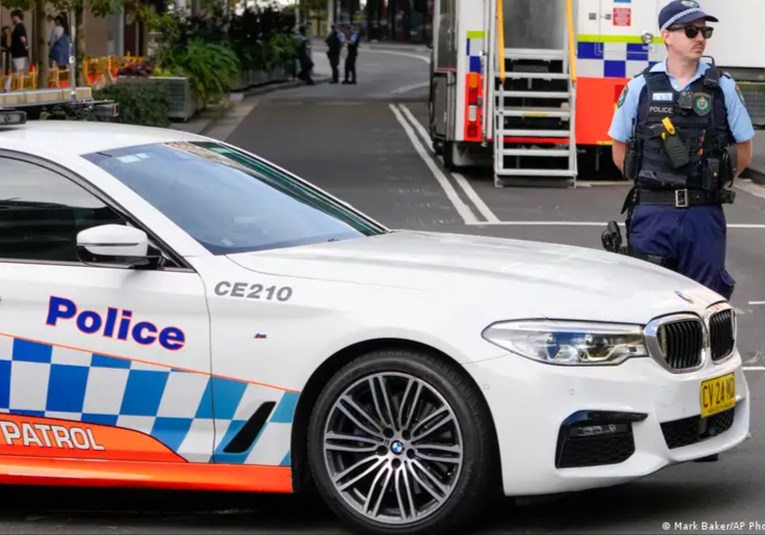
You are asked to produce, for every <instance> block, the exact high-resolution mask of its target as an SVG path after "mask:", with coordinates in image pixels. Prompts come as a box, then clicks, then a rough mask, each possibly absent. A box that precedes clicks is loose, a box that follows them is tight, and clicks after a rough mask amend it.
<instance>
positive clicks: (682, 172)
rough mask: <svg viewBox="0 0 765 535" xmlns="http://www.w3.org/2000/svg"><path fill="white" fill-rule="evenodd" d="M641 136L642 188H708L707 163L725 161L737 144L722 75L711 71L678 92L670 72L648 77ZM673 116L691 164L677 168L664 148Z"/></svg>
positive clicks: (639, 180) (639, 116) (639, 117)
mask: <svg viewBox="0 0 765 535" xmlns="http://www.w3.org/2000/svg"><path fill="white" fill-rule="evenodd" d="M643 76H644V77H645V81H646V84H645V86H644V87H643V90H642V91H641V94H640V98H639V103H638V112H637V122H636V132H635V134H636V136H637V138H638V141H639V142H640V148H639V150H640V155H641V157H640V161H639V164H638V165H639V167H638V169H639V170H640V171H639V173H638V177H637V180H636V186H637V187H638V188H645V189H684V188H688V189H703V188H702V173H703V171H704V161H705V160H706V159H707V158H716V157H720V154H721V151H722V149H724V148H725V147H727V146H729V145H730V144H732V143H733V135H732V134H731V132H730V127H729V126H728V114H727V108H726V106H725V94H724V93H723V91H722V89H721V88H720V85H719V80H720V71H719V70H718V69H717V68H715V67H710V68H709V70H708V71H707V72H706V73H705V75H704V77H702V78H699V79H697V80H695V81H694V82H693V83H692V84H691V86H690V87H689V88H688V89H686V90H685V91H682V92H679V91H676V90H675V89H674V88H673V87H672V83H671V82H670V80H669V76H668V75H667V74H666V73H664V72H650V71H649V70H648V69H646V70H645V71H644V72H643ZM666 117H669V118H670V120H671V121H672V124H673V125H674V127H675V131H676V133H677V135H678V136H679V137H680V139H681V140H682V142H683V144H684V146H685V148H686V149H687V154H688V156H689V160H690V161H689V162H688V163H686V164H685V165H682V166H681V167H678V168H673V167H672V165H671V164H670V161H669V159H668V156H667V154H666V151H665V148H664V140H663V139H662V137H661V135H662V131H663V129H662V128H660V127H661V125H662V120H663V119H665V118H666Z"/></svg>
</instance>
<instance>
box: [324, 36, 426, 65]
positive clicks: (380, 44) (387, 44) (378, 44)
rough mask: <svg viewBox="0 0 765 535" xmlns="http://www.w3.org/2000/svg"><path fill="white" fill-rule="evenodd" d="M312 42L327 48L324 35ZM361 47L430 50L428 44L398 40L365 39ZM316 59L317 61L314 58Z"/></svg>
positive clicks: (407, 50) (401, 50)
mask: <svg viewBox="0 0 765 535" xmlns="http://www.w3.org/2000/svg"><path fill="white" fill-rule="evenodd" d="M311 43H312V45H313V48H314V50H315V49H316V48H317V47H323V48H324V49H325V50H326V45H325V44H324V38H323V37H316V36H314V37H312V38H311ZM359 48H360V49H364V48H366V49H369V50H393V51H399V52H430V49H429V48H428V47H427V46H426V45H422V44H413V43H402V42H398V41H371V42H370V41H364V40H362V41H361V42H360V43H359ZM314 61H316V60H315V59H314Z"/></svg>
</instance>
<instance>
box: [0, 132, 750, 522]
mask: <svg viewBox="0 0 765 535" xmlns="http://www.w3.org/2000/svg"><path fill="white" fill-rule="evenodd" d="M0 199H2V200H0V240H1V243H2V247H0V256H2V259H1V260H2V262H0V410H1V412H2V414H0V460H1V461H2V469H1V471H2V475H1V476H0V480H2V481H3V482H5V483H41V482H47V483H53V484H61V485H101V484H104V483H108V484H110V485H115V486H119V485H125V486H130V487H136V486H144V487H155V488H174V487H178V488H184V489H189V488H192V489H206V490H237V491H254V492H269V493H290V492H299V491H304V490H307V489H310V488H311V485H315V487H316V488H317V489H318V492H319V493H320V494H321V496H323V498H324V499H325V500H326V501H327V503H328V504H329V505H330V506H331V508H332V509H333V510H334V511H335V512H336V513H337V515H338V516H339V517H341V518H342V519H343V520H344V521H347V522H349V523H350V524H351V525H353V526H355V527H356V528H358V529H363V530H365V531H368V532H374V531H376V532H378V533H394V532H395V533H420V532H423V531H425V530H427V529H431V530H442V531H446V530H449V529H456V528H458V527H459V526H464V525H465V524H464V522H466V521H467V520H468V519H469V518H471V517H472V516H473V515H475V514H476V513H477V511H478V510H479V509H480V506H481V505H482V504H483V503H485V501H486V498H487V496H488V495H490V494H491V493H499V494H504V495H511V496H512V495H534V494H545V493H556V492H562V491H574V490H580V489H587V488H592V487H602V486H608V485H615V484H621V483H625V482H628V481H631V480H635V479H637V478H641V477H643V476H646V475H648V474H651V473H653V472H656V471H657V470H660V469H662V468H664V467H666V466H668V465H671V464H674V463H678V462H682V461H690V460H695V459H701V458H705V457H709V456H712V455H714V454H717V453H719V452H724V451H727V450H730V449H731V448H734V447H735V446H737V445H738V444H740V443H741V442H742V441H744V440H745V438H746V437H747V434H748V429H749V399H748V389H747V382H746V379H745V377H744V374H743V372H742V363H741V358H740V356H739V353H738V352H737V350H736V347H735V329H736V325H735V318H734V313H733V310H732V309H731V308H730V306H729V305H728V304H727V303H726V302H724V301H723V300H722V299H721V298H720V296H718V295H717V294H714V293H712V292H711V291H709V290H707V289H705V288H703V287H702V286H700V285H698V284H695V283H694V282H692V281H690V280H688V279H685V278H683V277H680V276H678V275H676V274H673V273H671V272H669V271H666V270H664V269H661V268H658V267H655V266H652V265H650V264H647V263H645V262H642V261H639V260H634V259H629V258H625V257H623V256H620V255H615V254H610V253H606V252H603V251H596V250H589V249H579V248H573V247H565V246H561V245H552V244H548V243H533V242H524V241H512V240H503V239H495V238H486V237H474V236H465V235H448V234H437V233H428V232H407V231H391V230H388V229H387V228H385V227H383V226H382V225H381V224H379V223H377V222H375V221H373V220H371V219H369V218H368V217H366V216H365V215H363V214H361V213H359V212H358V211H356V210H354V209H353V208H351V207H350V206H348V205H347V204H345V203H343V202H341V201H339V200H337V199H335V198H333V197H332V196H330V195H328V194H326V193H325V192H323V191H321V190H319V189H317V188H315V187H313V186H312V185H310V184H308V183H306V182H304V181H303V180H301V179H299V178H298V177H296V176H294V175H292V174H290V173H289V172H287V171H285V170H284V169H281V168H279V167H276V166H274V165H273V164H271V163H269V162H267V161H264V160H263V159H260V158H258V157H256V156H254V155H252V154H248V153H246V152H244V151H242V150H240V149H237V148H235V147H232V146H229V145H226V144H224V143H221V142H218V141H214V140H211V139H206V138H204V137H199V136H195V135H191V134H185V133H182V132H178V131H172V130H161V129H148V128H140V127H131V126H120V125H114V124H107V123H88V122H77V121H74V122H69V121H66V122H63V121H43V122H38V123H34V124H32V123H29V124H26V125H23V126H19V127H14V128H5V129H2V130H0ZM103 461H108V462H103ZM699 469H703V465H700V467H699Z"/></svg>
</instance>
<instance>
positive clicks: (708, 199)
mask: <svg viewBox="0 0 765 535" xmlns="http://www.w3.org/2000/svg"><path fill="white" fill-rule="evenodd" d="M720 202H721V199H720V196H719V195H715V194H714V193H711V192H708V191H704V190H698V189H676V190H650V189H640V190H638V191H636V192H635V204H657V205H661V206H674V207H675V208H687V207H689V206H698V205H702V204H720Z"/></svg>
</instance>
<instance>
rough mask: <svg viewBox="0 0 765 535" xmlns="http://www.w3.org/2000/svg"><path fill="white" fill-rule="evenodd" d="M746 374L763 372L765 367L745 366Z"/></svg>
mask: <svg viewBox="0 0 765 535" xmlns="http://www.w3.org/2000/svg"><path fill="white" fill-rule="evenodd" d="M744 371H745V372H761V371H765V366H744Z"/></svg>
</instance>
